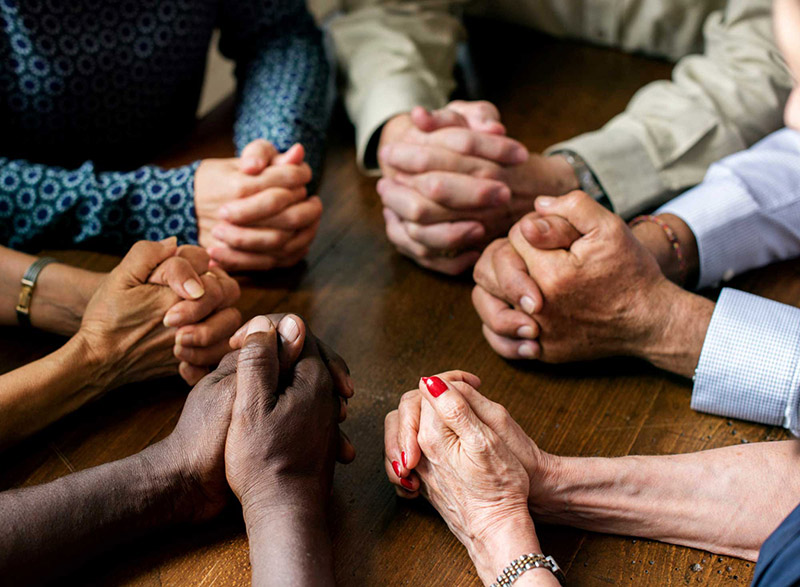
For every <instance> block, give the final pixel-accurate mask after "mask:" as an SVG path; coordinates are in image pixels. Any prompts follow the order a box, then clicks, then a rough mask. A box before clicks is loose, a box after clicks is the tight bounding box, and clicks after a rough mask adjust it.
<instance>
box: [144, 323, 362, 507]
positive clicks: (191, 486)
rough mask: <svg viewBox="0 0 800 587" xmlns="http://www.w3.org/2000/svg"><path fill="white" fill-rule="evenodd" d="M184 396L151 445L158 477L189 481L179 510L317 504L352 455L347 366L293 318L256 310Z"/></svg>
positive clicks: (351, 391)
mask: <svg viewBox="0 0 800 587" xmlns="http://www.w3.org/2000/svg"><path fill="white" fill-rule="evenodd" d="M231 346H232V347H233V348H235V349H237V350H235V351H234V352H231V353H229V354H228V355H227V356H226V357H225V358H224V359H223V360H222V362H221V363H220V365H219V367H218V368H217V369H216V370H215V371H213V372H212V373H211V374H209V375H208V376H206V377H205V378H203V379H202V380H201V381H200V382H199V383H198V384H197V385H196V386H195V388H194V389H193V390H192V392H191V393H190V394H189V397H188V398H187V400H186V404H185V406H184V409H183V412H182V413H181V417H180V420H179V421H178V424H177V426H176V427H175V430H174V431H173V433H172V434H171V435H170V436H169V437H167V438H166V439H165V440H164V441H162V442H160V443H158V444H156V445H153V446H152V447H150V448H149V449H148V451H149V455H148V458H149V459H150V460H151V462H152V463H153V467H154V468H155V471H154V474H155V475H159V476H164V475H169V472H171V471H177V472H178V475H177V476H178V477H179V478H181V479H184V480H186V485H185V486H184V487H182V488H181V490H182V495H183V499H181V500H180V502H179V504H178V505H179V506H180V507H182V508H183V510H182V512H181V513H182V514H183V515H184V516H185V517H186V518H189V519H193V520H204V519H208V518H210V517H212V516H214V515H215V514H217V513H218V512H219V511H220V510H221V509H222V508H223V507H224V505H225V504H226V503H227V501H228V496H229V493H230V491H229V489H228V488H229V487H230V489H232V490H233V493H234V494H235V495H236V497H237V498H238V499H239V501H240V502H241V504H242V506H243V509H244V513H245V517H246V518H250V517H253V518H255V517H260V516H263V515H266V513H265V512H266V511H267V510H271V509H272V508H277V509H280V508H285V507H287V506H296V505H298V504H302V505H303V507H305V508H308V509H309V510H312V509H315V508H323V507H324V504H325V501H326V500H327V498H328V496H329V495H330V491H331V482H332V477H333V469H334V462H335V461H336V460H337V459H338V460H339V461H340V462H343V463H347V462H350V461H352V460H353V458H354V457H355V452H354V449H353V447H352V445H351V444H350V442H349V440H348V439H347V437H346V436H344V434H342V433H341V432H340V431H339V423H340V422H342V421H344V419H345V418H346V416H347V412H346V401H345V400H346V399H347V398H350V397H352V396H353V392H354V390H353V383H352V380H351V379H350V376H349V372H348V369H347V365H346V364H345V363H344V361H343V360H342V359H341V357H339V356H338V355H337V354H336V353H335V352H333V351H332V350H331V349H329V348H328V347H327V346H326V345H325V344H324V343H323V342H322V341H320V340H318V339H317V338H316V337H315V336H314V335H313V334H312V333H311V332H310V331H308V330H307V327H306V325H305V323H304V322H303V321H302V320H301V319H300V318H299V317H297V316H295V315H291V314H290V315H281V314H274V315H270V316H257V317H256V318H253V320H251V321H250V322H249V323H248V324H246V325H245V326H243V327H242V328H241V329H240V330H239V331H238V332H237V333H236V334H235V335H234V336H233V337H232V338H231Z"/></svg>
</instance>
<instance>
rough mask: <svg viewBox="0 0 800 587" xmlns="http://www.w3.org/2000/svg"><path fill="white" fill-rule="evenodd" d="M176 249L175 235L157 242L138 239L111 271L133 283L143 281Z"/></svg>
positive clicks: (176, 240) (137, 283)
mask: <svg viewBox="0 0 800 587" xmlns="http://www.w3.org/2000/svg"><path fill="white" fill-rule="evenodd" d="M177 250H178V238H177V237H175V236H171V237H169V238H166V239H164V240H162V241H158V242H153V241H139V242H137V243H135V244H134V245H133V246H132V247H131V250H130V251H128V254H126V255H125V256H124V257H123V258H122V261H120V262H119V265H117V267H116V268H115V269H114V271H112V273H117V274H119V275H122V276H123V278H124V279H126V280H127V281H128V282H129V283H131V284H133V285H139V284H142V283H145V282H146V281H147V280H148V278H149V277H150V274H151V273H152V272H153V270H155V268H156V267H158V266H159V265H160V264H161V263H162V262H163V261H165V260H166V259H169V258H170V257H171V256H172V255H174V254H175V252H176V251H177Z"/></svg>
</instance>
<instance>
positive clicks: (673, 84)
mask: <svg viewBox="0 0 800 587" xmlns="http://www.w3.org/2000/svg"><path fill="white" fill-rule="evenodd" d="M704 39H705V50H704V52H703V53H702V54H700V55H690V56H688V57H684V58H683V59H681V60H680V61H679V62H678V64H677V65H676V66H675V69H674V72H673V76H672V80H671V81H657V82H653V83H651V84H648V85H647V86H645V87H644V88H642V89H641V90H640V91H639V92H637V94H636V95H635V96H634V97H633V99H632V100H631V102H630V104H629V105H628V107H627V109H626V110H625V112H624V113H622V114H620V115H619V116H617V117H615V118H614V119H612V120H611V121H610V122H609V123H608V124H606V125H605V126H604V127H603V128H601V129H600V130H598V131H595V132H592V133H588V134H584V135H581V136H579V137H577V138H574V139H571V140H569V141H566V142H563V143H560V144H558V145H555V146H553V147H551V148H550V149H549V150H548V152H552V151H554V150H558V149H571V150H573V151H575V152H577V153H578V154H579V155H581V157H583V159H584V160H585V161H586V162H587V164H588V165H589V166H590V167H591V169H592V171H593V172H594V173H595V175H596V176H597V178H598V180H599V181H600V183H601V184H602V186H603V188H604V189H605V191H606V193H607V194H608V197H609V199H610V200H611V203H612V205H613V206H614V210H615V211H616V212H617V213H618V214H620V215H621V216H623V217H630V216H633V215H635V214H637V213H640V212H642V211H644V210H647V209H649V208H653V207H655V206H657V205H659V204H662V203H664V202H666V201H667V200H669V199H671V198H673V197H674V196H675V195H677V194H678V193H680V192H682V191H684V190H686V189H687V188H689V187H691V186H693V185H696V184H698V183H699V182H700V181H702V179H703V176H704V175H705V173H706V170H707V169H708V167H709V166H710V165H711V164H712V163H714V162H715V161H718V160H720V159H722V158H723V157H725V156H727V155H730V154H731V153H734V152H736V151H740V150H742V149H746V148H747V147H749V146H750V145H752V144H753V143H755V142H756V141H758V140H759V139H761V138H763V137H765V136H766V135H767V134H769V133H771V132H773V131H775V130H777V129H778V128H780V127H781V126H782V115H783V106H784V104H785V102H786V99H787V97H788V95H789V92H790V90H791V87H792V78H791V75H790V73H789V71H788V68H787V67H786V64H785V62H784V61H783V59H782V58H781V56H780V53H779V51H778V48H777V47H776V45H775V40H774V37H773V33H772V16H771V2H770V0H730V1H729V2H728V4H727V6H726V7H725V9H724V10H722V11H717V12H714V13H712V14H711V15H710V16H709V17H708V19H707V21H706V24H705V27H704ZM609 83H613V80H609Z"/></svg>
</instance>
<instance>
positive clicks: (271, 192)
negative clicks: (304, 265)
mask: <svg viewBox="0 0 800 587" xmlns="http://www.w3.org/2000/svg"><path fill="white" fill-rule="evenodd" d="M304 158H305V151H304V150H303V147H302V146H301V145H299V144H298V145H294V146H293V147H291V148H290V149H289V150H288V151H286V152H285V153H282V154H279V153H278V152H277V150H276V149H275V147H274V146H273V145H272V144H271V143H269V142H267V141H265V140H263V139H259V140H256V141H253V142H252V143H250V144H249V145H247V146H246V147H245V148H244V149H243V150H242V153H241V156H240V157H234V158H229V159H205V160H203V161H202V162H201V164H200V166H199V167H198V168H197V171H196V172H195V180H194V181H195V183H194V189H195V211H196V214H197V222H198V240H199V243H200V245H201V246H203V247H205V248H206V250H207V251H208V254H209V255H210V256H211V258H212V259H213V260H214V262H215V263H217V264H219V265H220V266H222V267H223V268H225V269H227V270H228V271H253V270H256V271H266V270H268V269H273V268H276V267H290V266H292V265H294V264H296V263H298V262H299V261H300V260H301V259H303V257H305V256H306V254H308V249H309V247H310V245H311V241H313V240H314V237H315V236H316V234H317V229H318V228H319V221H320V217H321V216H322V201H321V200H320V199H319V197H318V196H313V197H310V198H309V197H308V193H307V185H308V183H309V182H310V181H311V168H310V167H309V166H308V164H307V163H305V162H304Z"/></svg>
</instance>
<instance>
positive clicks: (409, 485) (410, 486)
mask: <svg viewBox="0 0 800 587" xmlns="http://www.w3.org/2000/svg"><path fill="white" fill-rule="evenodd" d="M400 485H402V486H403V487H404V488H405V489H408V490H409V491H414V485H413V484H412V483H411V481H409V480H408V479H400Z"/></svg>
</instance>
